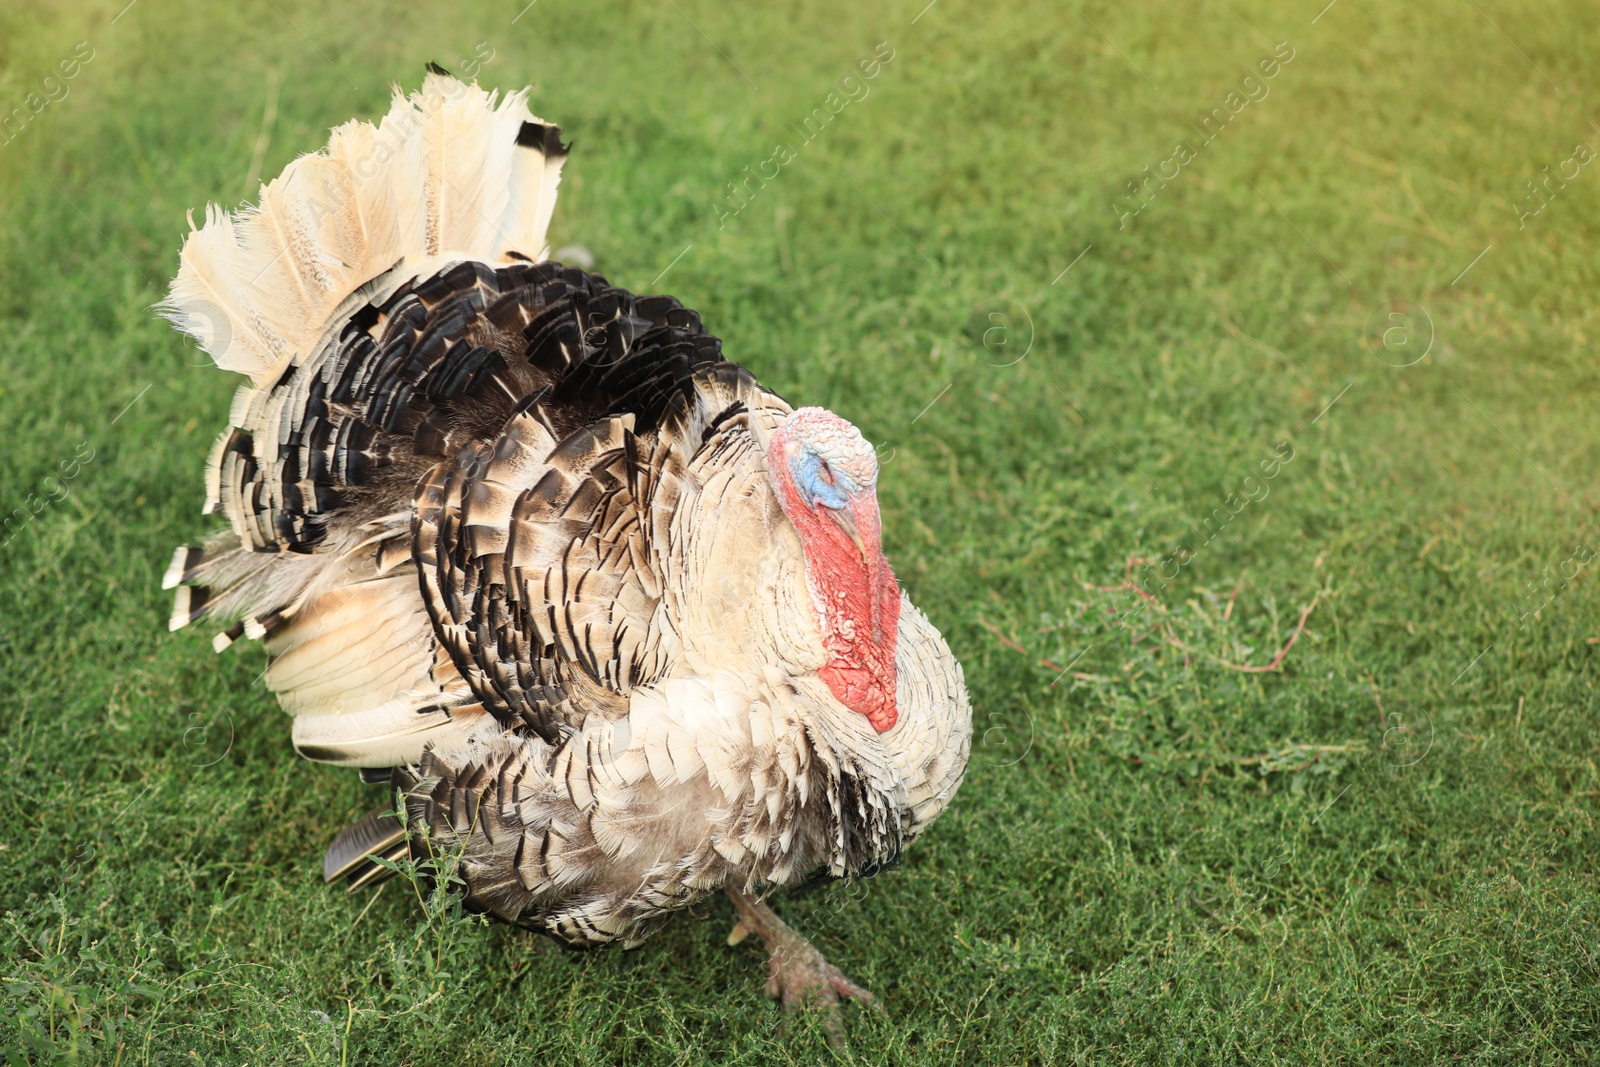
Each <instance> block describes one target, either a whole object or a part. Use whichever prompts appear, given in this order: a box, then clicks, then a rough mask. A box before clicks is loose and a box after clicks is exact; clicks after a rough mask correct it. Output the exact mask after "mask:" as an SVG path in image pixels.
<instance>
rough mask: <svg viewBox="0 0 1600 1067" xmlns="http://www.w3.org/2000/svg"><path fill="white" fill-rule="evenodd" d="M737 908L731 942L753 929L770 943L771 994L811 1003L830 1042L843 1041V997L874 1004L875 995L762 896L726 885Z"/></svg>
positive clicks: (792, 1003)
mask: <svg viewBox="0 0 1600 1067" xmlns="http://www.w3.org/2000/svg"><path fill="white" fill-rule="evenodd" d="M723 888H724V889H725V891H726V892H727V894H728V899H729V900H731V901H733V907H734V909H735V910H736V911H737V912H738V913H739V922H738V924H737V925H735V926H734V928H733V932H732V933H731V934H729V935H728V944H730V945H737V944H738V943H739V942H741V941H743V940H744V939H745V938H746V937H748V936H750V935H751V934H756V935H758V936H759V937H760V938H761V940H762V941H764V942H766V946H767V951H768V952H769V953H771V955H770V957H769V958H768V960H767V976H768V977H767V996H769V997H771V998H772V999H773V1000H776V1001H778V1002H779V1003H781V1004H782V1005H783V1006H784V1007H785V1008H794V1007H796V1006H801V1005H813V1006H815V1007H818V1008H821V1009H822V1011H823V1012H824V1015H823V1025H824V1026H825V1027H826V1028H827V1030H828V1040H829V1042H830V1043H831V1044H835V1045H838V1044H841V1043H843V1041H844V1020H843V1016H842V1013H841V1012H840V1010H839V1001H840V1000H841V999H843V998H845V997H854V998H855V999H857V1000H860V1001H863V1002H866V1003H870V1002H871V1001H872V994H871V993H869V992H867V991H866V990H865V989H862V988H861V987H860V986H858V985H856V984H855V983H854V982H852V981H851V980H850V979H848V978H846V977H845V975H844V972H843V971H841V970H839V968H837V967H835V966H834V965H833V964H831V963H829V962H828V961H827V960H826V959H825V958H824V957H823V955H822V953H820V952H818V951H817V949H816V947H815V946H814V945H812V944H811V942H809V941H807V940H806V939H805V938H803V937H801V936H800V935H799V934H798V933H796V932H795V931H794V929H793V928H792V927H790V926H789V924H788V923H786V922H784V921H783V920H782V919H780V918H778V916H777V914H776V913H775V912H774V911H773V910H772V909H771V908H769V907H767V906H766V905H765V904H763V903H762V902H761V901H759V900H757V899H756V898H755V897H752V896H750V895H749V894H747V893H741V892H739V891H738V890H737V889H734V888H733V887H732V886H724V887H723Z"/></svg>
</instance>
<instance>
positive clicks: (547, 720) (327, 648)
mask: <svg viewBox="0 0 1600 1067" xmlns="http://www.w3.org/2000/svg"><path fill="white" fill-rule="evenodd" d="M380 148H382V149H383V150H382V151H379V149H380ZM564 155H565V149H564V148H563V147H562V145H561V142H560V137H559V131H557V130H555V128H554V127H552V126H550V125H548V124H546V123H543V122H541V121H540V120H538V119H535V118H534V117H533V116H532V115H531V114H529V113H528V112H527V109H526V106H525V104H524V102H523V96H522V94H514V95H512V96H509V97H506V98H505V99H504V100H500V101H498V102H497V101H496V99H495V97H494V96H493V95H491V94H488V93H485V92H483V91H482V90H480V89H478V88H477V87H475V86H465V85H462V84H461V83H460V82H457V81H454V80H453V79H449V78H447V77H444V76H441V75H438V74H433V75H430V76H429V77H428V79H427V81H426V82H425V84H424V88H423V91H422V92H421V93H417V94H413V95H412V96H411V97H410V98H409V99H405V98H401V97H399V96H398V95H397V96H396V101H395V104H394V106H393V108H392V109H391V110H390V112H389V114H388V115H387V116H386V117H385V119H384V121H383V124H382V125H381V126H380V127H378V128H376V129H375V128H373V127H371V126H367V125H365V124H362V123H350V124H347V125H346V126H344V127H341V128H340V129H339V130H338V131H336V132H335V136H334V139H333V141H332V143H331V144H330V146H329V148H328V149H327V150H325V152H324V153H319V154H317V155H313V156H307V157H302V158H301V159H300V160H297V161H296V162H295V163H294V164H292V165H291V166H290V168H289V169H288V170H287V171H286V172H285V173H284V175H283V176H282V177H280V178H279V179H277V180H276V181H275V182H273V183H272V184H271V185H269V186H267V187H266V188H265V189H264V190H263V196H262V206H261V208H260V209H258V210H256V211H254V212H252V213H247V214H245V215H243V216H240V217H237V218H230V217H228V216H227V215H225V214H224V213H222V212H220V211H219V210H217V209H212V210H210V211H209V212H208V216H207V218H208V221H207V224H206V226H205V228H204V229H202V230H199V231H197V232H195V233H193V234H191V235H190V238H189V241H188V243H187V244H186V246H185V251H184V258H183V267H182V270H181V271H180V273H179V276H178V278H177V280H176V281H175V283H174V286H173V294H172V297H171V300H170V301H169V307H170V313H171V314H172V317H173V318H174V320H175V321H177V322H178V323H179V324H180V325H181V326H183V327H184V328H186V329H187V330H189V331H190V332H191V333H193V334H194V335H195V336H196V337H197V338H198V339H199V340H200V341H201V343H202V344H203V345H204V346H205V347H206V348H207V351H209V352H210V353H211V355H212V356H213V358H214V359H215V360H216V362H217V363H218V365H219V366H222V367H224V368H227V369H231V370H236V371H239V372H241V373H244V374H246V375H248V376H249V378H250V380H249V381H248V382H247V383H246V384H245V385H243V386H242V387H241V388H240V390H239V392H238V394H237V396H236V397H235V400H234V404H233V408H232V411H231V414H230V427H229V429H228V430H227V431H225V432H224V433H223V434H222V436H221V437H220V438H219V439H218V442H217V446H216V448H215V449H214V450H213V452H212V456H211V462H210V465H209V469H208V474H207V505H206V510H207V511H208V512H218V513H221V514H222V515H224V516H226V518H227V519H228V522H229V529H228V530H226V531H224V532H222V533H220V534H218V535H217V536H216V537H214V538H213V539H212V540H210V541H209V542H208V543H207V544H206V545H205V546H204V548H182V549H179V550H178V552H177V553H176V555H175V556H174V558H173V563H172V566H171V568H170V569H169V571H168V575H167V585H168V586H176V587H178V593H177V603H176V605H175V608H174V612H173V616H172V627H173V628H174V629H177V628H179V627H181V626H185V625H187V624H189V623H192V622H195V621H196V620H214V621H216V623H217V624H218V625H219V626H220V627H221V631H220V633H219V634H218V636H217V638H216V640H215V644H216V646H217V647H218V650H219V651H220V650H221V649H223V648H225V647H227V645H228V644H230V643H231V642H232V641H234V640H237V639H239V638H241V637H249V638H259V639H261V640H263V641H264V642H265V644H266V647H267V649H268V651H269V652H270V654H271V656H272V664H271V666H270V668H269V669H268V671H267V675H266V680H267V683H268V684H269V685H270V686H271V687H272V688H273V690H274V691H276V693H277V694H278V696H279V699H280V700H281V702H282V704H283V706H284V707H285V709H286V710H288V711H289V712H290V713H291V714H292V715H293V716H294V727H293V737H294V743H295V746H296V748H297V750H298V751H299V752H300V754H301V755H303V756H305V757H307V758H310V759H315V760H322V761H326V762H329V763H335V764H341V765H346V766H352V767H360V768H367V769H368V770H366V771H364V772H363V774H364V776H371V775H374V774H375V769H378V770H380V771H381V770H387V774H384V775H382V777H383V779H384V780H387V781H392V782H393V783H394V784H395V785H397V786H399V787H401V788H403V789H404V791H405V794H406V798H405V813H406V816H407V821H408V823H409V830H410V831H411V832H410V834H409V835H408V834H407V833H406V832H405V831H406V829H407V827H402V826H401V825H400V824H399V823H397V822H395V821H394V820H393V819H392V818H385V817H383V816H381V815H373V816H369V817H368V818H367V819H365V820H363V821H362V822H360V823H357V824H356V825H355V826H353V827H351V829H350V830H348V831H346V833H345V834H344V835H343V836H341V838H340V840H339V841H337V842H335V844H334V846H333V848H332V849H330V851H329V855H328V857H327V862H326V870H327V873H328V875H329V877H330V878H332V877H338V876H340V875H345V876H347V877H348V878H350V879H351V881H352V883H354V884H366V883H367V882H368V881H371V880H373V879H375V878H376V877H379V876H381V875H382V873H383V871H382V869H381V868H379V867H377V866H375V865H373V864H371V863H370V862H369V861H368V860H367V857H368V856H369V855H389V856H395V855H403V854H404V852H405V850H407V849H410V850H411V851H412V852H414V853H415V852H421V851H424V850H428V849H432V850H435V851H438V850H461V851H462V852H463V854H464V855H463V862H462V865H461V867H460V873H461V875H462V877H463V878H464V880H465V882H466V887H467V889H466V892H467V897H468V902H469V904H470V905H471V906H472V907H474V908H478V909H482V910H485V911H488V912H491V913H493V914H494V915H496V916H498V917H500V918H502V919H504V920H506V921H508V922H513V923H517V924H520V925H523V926H526V927H529V928H532V929H536V930H541V931H544V932H546V933H549V934H551V935H553V936H555V937H557V938H559V939H561V940H563V941H566V942H568V943H573V944H594V943H600V942H605V941H610V940H614V939H620V940H623V941H627V942H635V941H638V940H639V939H641V938H643V937H644V936H646V935H647V934H648V933H649V932H650V931H651V930H652V929H654V928H655V927H657V926H658V925H659V924H660V923H661V922H662V921H664V920H665V919H666V918H668V917H669V916H670V915H671V914H672V913H673V912H674V911H676V910H679V909H681V908H683V907H684V906H686V905H688V904H690V903H692V902H693V901H695V900H698V899H700V898H702V897H704V896H705V895H706V894H708V893H711V892H714V891H717V890H718V889H720V888H723V887H725V886H726V887H728V888H730V889H731V890H733V891H735V892H736V893H752V892H757V891H760V890H761V889H762V888H764V887H768V886H775V885H787V884H793V883H796V882H799V881H801V880H804V879H806V878H809V877H812V876H814V875H817V874H825V875H831V876H835V877H850V876H859V875H865V874H869V873H871V872H873V871H875V870H878V869H880V868H882V867H883V866H885V865H886V864H888V863H891V862H893V861H894V859H895V858H896V856H897V855H898V854H899V852H900V850H901V849H903V848H904V847H905V846H906V845H907V844H909V843H910V842H911V841H912V840H913V839H914V838H915V837H916V836H917V835H918V834H919V833H920V832H922V830H924V829H925V828H926V826H927V825H928V824H929V823H930V822H931V821H932V820H933V819H934V818H935V817H936V816H937V815H938V814H939V813H940V812H941V811H942V810H943V809H944V807H945V806H946V805H947V804H948V802H949V800H950V797H951V795H952V794H953V793H954V791H955V789H956V787H957V785H958V784H959V782H960V780H961V775H962V772H963V770H964V768H965V765H966V760H967V752H968V746H969V741H970V733H971V722H970V711H969V708H968V704H967V696H966V691H965V688H964V685H963V683H962V678H961V669H960V667H959V665H958V664H957V663H956V661H955V659H954V658H953V656H952V655H951V653H950V650H949V648H948V647H947V646H946V645H945V643H944V641H943V640H942V639H941V638H940V636H939V634H938V632H937V631H936V630H935V629H934V628H933V626H932V625H931V624H930V623H929V622H928V621H927V619H926V618H925V617H924V616H923V615H922V614H921V613H920V612H919V611H917V610H916V608H915V607H913V606H912V605H911V603H910V601H909V600H906V599H905V598H904V595H903V594H902V593H900V592H899V590H898V587H896V586H895V585H894V579H893V573H892V571H891V570H890V569H889V565H888V563H887V561H886V560H884V559H883V558H882V554H881V550H880V549H879V545H878V536H879V535H878V528H877V521H878V520H877V506H876V497H875V488H874V486H875V482H876V478H877V468H876V461H875V459H874V458H873V457H872V453H871V450H870V448H869V447H868V446H866V444H865V442H864V441H861V439H860V435H859V434H857V433H856V432H855V431H854V428H853V427H849V424H848V423H845V422H844V421H843V420H841V419H838V417H837V416H834V415H832V414H831V413H827V412H820V411H818V410H817V409H803V410H802V411H801V412H799V413H795V412H793V411H792V409H791V408H790V406H789V405H788V404H787V403H786V402H785V401H784V400H782V399H781V398H780V397H778V396H776V395H775V394H773V393H771V392H768V391H767V390H765V389H763V388H762V387H761V385H760V384H759V383H758V382H757V381H756V379H755V378H754V377H753V376H752V375H751V374H750V373H749V372H748V371H746V370H745V369H744V368H742V367H740V366H738V365H737V364H735V363H732V362H729V361H728V360H725V359H724V358H723V357H722V353H721V344H720V342H719V341H718V340H717V339H716V338H715V337H713V336H711V335H710V334H708V333H707V332H706V330H705V328H704V326H703V325H702V323H701V321H700V318H699V316H698V315H696V314H695V313H694V312H692V311H690V310H688V309H686V308H684V307H683V306H682V305H681V304H679V303H678V302H677V301H676V300H673V299H672V298H670V297H665V296H635V295H633V294H631V293H628V292H626V291H624V290H621V289H618V288H616V287H614V286H611V285H610V284H608V283H607V282H606V280H605V279H604V278H602V277H600V276H599V275H595V274H590V273H585V272H584V271H581V270H578V269H576V268H572V267H564V266H562V265H560V264H556V263H551V262H547V261H546V262H539V260H541V259H542V258H543V256H544V255H545V254H546V246H545V228H546V226H547V224H548V222H549V219H550V212H551V210H552V209H553V205H554V195H555V182H556V175H557V172H558V170H559V166H560V163H561V160H562V158H563V157H564ZM380 156H381V157H382V158H381V159H380V158H378V157H380ZM252 278H253V279H254V280H253V281H252ZM813 412H815V414H812V413H813ZM847 431H848V432H847ZM775 455H782V456H783V457H784V460H783V462H782V463H780V464H777V465H776V466H773V465H771V464H769V458H771V457H773V456H775ZM796 475H798V477H796ZM408 839H409V844H408ZM750 914H754V913H750ZM764 936H766V935H765V934H764ZM819 959H820V957H819ZM841 980H842V978H841Z"/></svg>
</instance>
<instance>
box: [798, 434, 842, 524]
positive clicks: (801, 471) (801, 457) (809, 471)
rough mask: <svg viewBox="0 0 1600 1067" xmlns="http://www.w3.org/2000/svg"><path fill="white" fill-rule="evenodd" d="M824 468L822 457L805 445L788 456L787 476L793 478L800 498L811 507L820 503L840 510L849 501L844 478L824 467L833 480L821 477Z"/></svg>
mask: <svg viewBox="0 0 1600 1067" xmlns="http://www.w3.org/2000/svg"><path fill="white" fill-rule="evenodd" d="M825 468H826V464H824V463H823V462H822V457H821V456H819V455H817V454H816V453H815V452H813V451H812V450H811V449H810V448H807V447H805V446H801V447H800V449H799V450H798V451H796V452H795V454H794V455H792V456H790V457H789V476H790V477H791V478H793V479H794V487H795V489H797V490H799V493H800V499H802V500H804V501H805V502H806V503H807V504H809V505H810V506H812V507H816V506H817V505H819V504H820V505H821V506H822V507H825V508H832V509H833V510H834V511H842V510H844V506H845V505H846V504H848V503H849V502H850V493H849V490H848V488H847V485H846V482H845V478H844V476H843V475H841V474H839V473H838V472H837V471H834V470H832V469H831V468H826V469H828V473H829V474H830V475H832V477H833V481H829V480H828V479H827V478H825V477H823V470H824V469H825Z"/></svg>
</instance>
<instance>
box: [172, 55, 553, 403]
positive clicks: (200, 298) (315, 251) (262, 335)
mask: <svg viewBox="0 0 1600 1067" xmlns="http://www.w3.org/2000/svg"><path fill="white" fill-rule="evenodd" d="M525 122H531V123H538V124H542V123H541V120H539V119H537V118H535V117H534V116H533V114H532V113H531V112H530V111H529V110H528V106H527V90H526V89H524V90H522V91H520V92H515V93H511V94H508V95H507V96H505V97H504V98H502V99H498V101H497V94H496V93H493V92H487V91H485V90H483V89H480V88H478V87H477V86H476V85H467V84H465V83H464V82H461V81H458V80H457V79H455V78H451V77H447V76H445V75H440V74H429V75H428V76H427V78H426V79H425V80H424V81H423V85H422V90H421V91H420V92H415V93H412V94H411V95H410V96H409V97H406V96H403V95H401V93H400V92H399V90H398V89H397V90H396V91H395V95H394V99H393V101H392V103H391V105H390V108H389V112H388V114H387V115H385V116H384V117H383V120H382V121H381V122H380V123H379V124H378V125H377V126H376V127H374V126H373V125H372V124H371V123H366V122H349V123H346V124H345V125H343V126H340V127H338V128H337V129H335V130H334V131H333V132H332V135H331V137H330V138H329V141H328V146H327V147H326V148H324V149H323V150H322V151H321V152H317V153H313V154H311V155H306V156H301V157H300V158H299V159H297V160H295V161H294V162H293V163H291V164H289V166H288V167H287V168H286V169H285V170H284V172H283V173H282V174H281V175H279V176H278V177H277V178H276V179H275V180H273V181H272V182H270V183H269V184H267V185H264V186H263V187H262V189H261V196H260V202H259V204H257V205H256V206H254V207H249V206H246V207H245V208H243V209H241V210H240V211H238V212H236V213H233V214H229V213H228V212H226V211H224V210H223V209H222V208H220V207H218V206H216V205H212V206H210V207H208V208H207V209H206V222H205V225H204V226H202V227H200V228H198V229H194V228H193V220H192V219H191V220H190V226H191V232H190V234H189V237H188V239H187V240H186V241H185V242H184V246H183V251H182V253H181V254H180V257H179V258H180V266H179V270H178V276H177V277H176V278H175V279H174V280H173V283H172V289H171V292H170V293H169V294H168V297H167V299H166V301H165V302H164V303H163V304H162V308H163V310H164V311H165V313H166V315H167V317H168V318H169V319H170V320H171V321H172V322H173V324H174V325H175V326H176V327H177V328H178V329H179V330H182V331H183V332H184V333H187V334H189V335H190V336H191V337H193V338H194V339H195V340H196V341H197V342H198V343H199V345H200V347H201V348H203V349H204V350H205V351H206V352H207V353H209V354H210V355H211V358H212V359H213V360H214V361H215V362H216V364H217V366H219V367H221V368H223V369H224V370H232V371H238V372H239V373H241V374H247V375H249V376H250V377H251V378H252V379H253V380H254V382H255V384H256V385H261V384H264V383H270V382H272V381H273V380H275V379H276V378H277V376H278V375H279V374H280V373H281V372H282V370H283V367H284V366H285V365H286V364H287V363H289V362H290V361H298V360H301V359H303V358H305V356H306V355H308V354H309V353H310V352H311V351H312V350H313V348H314V347H315V346H316V344H317V343H318V341H319V340H321V339H322V338H323V336H324V334H325V333H326V331H327V329H328V327H329V326H330V325H332V322H331V320H332V319H333V318H334V317H335V313H336V312H337V311H338V309H339V308H340V305H341V304H342V303H343V302H344V301H345V299H346V298H347V297H349V296H350V295H351V294H352V293H354V292H356V290H358V289H360V288H361V287H362V286H363V285H365V284H366V283H368V282H370V281H372V280H373V279H374V278H377V277H378V276H379V275H381V274H383V273H384V272H386V271H389V270H391V269H392V268H394V267H396V266H402V267H411V266H416V267H418V268H421V267H422V266H423V265H424V263H428V264H430V265H431V263H433V262H437V261H439V260H441V259H444V260H462V259H472V260H478V261H481V262H484V263H507V262H511V261H512V259H513V257H511V256H509V255H508V253H510V252H518V253H521V254H522V255H524V256H527V257H529V258H531V259H534V260H536V261H537V260H540V259H543V258H544V257H545V256H546V255H547V254H548V251H549V246H548V244H547V242H546V240H545V230H546V228H547V227H548V226H549V223H550V215H551V212H552V211H553V210H554V207H555V191H556V185H557V183H558V182H559V180H560V171H561V164H562V162H563V161H564V158H565V157H564V156H562V155H560V154H557V153H551V155H549V156H548V157H547V156H546V155H545V153H544V151H543V150H542V149H541V148H540V147H538V146H537V145H535V146H519V145H518V144H517V139H518V134H519V133H520V131H521V129H522V126H523V123H525ZM402 273H405V272H404V271H402Z"/></svg>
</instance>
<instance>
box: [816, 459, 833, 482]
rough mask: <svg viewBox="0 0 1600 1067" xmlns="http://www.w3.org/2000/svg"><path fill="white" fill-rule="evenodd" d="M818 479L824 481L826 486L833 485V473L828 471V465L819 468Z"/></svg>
mask: <svg viewBox="0 0 1600 1067" xmlns="http://www.w3.org/2000/svg"><path fill="white" fill-rule="evenodd" d="M817 477H819V478H821V479H822V481H823V484H824V485H832V484H833V471H831V470H829V469H828V465H827V464H826V463H824V464H822V465H821V466H820V467H818V468H817Z"/></svg>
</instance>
